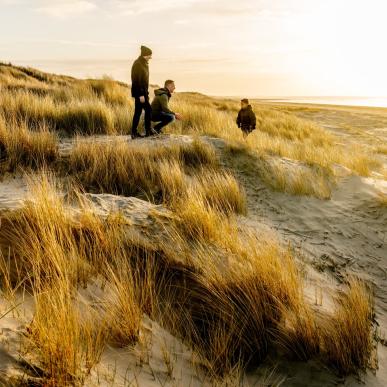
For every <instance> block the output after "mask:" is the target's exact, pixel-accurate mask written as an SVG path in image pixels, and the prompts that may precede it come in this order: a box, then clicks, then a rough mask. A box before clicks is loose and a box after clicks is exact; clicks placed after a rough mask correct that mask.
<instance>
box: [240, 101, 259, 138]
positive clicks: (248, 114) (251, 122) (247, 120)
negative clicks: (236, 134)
mask: <svg viewBox="0 0 387 387" xmlns="http://www.w3.org/2000/svg"><path fill="white" fill-rule="evenodd" d="M236 122H237V125H238V128H241V129H242V130H244V131H249V132H251V131H252V130H254V129H255V125H256V117H255V114H254V112H253V109H252V108H251V105H248V106H247V107H246V108H244V109H241V110H239V113H238V118H237V121H236Z"/></svg>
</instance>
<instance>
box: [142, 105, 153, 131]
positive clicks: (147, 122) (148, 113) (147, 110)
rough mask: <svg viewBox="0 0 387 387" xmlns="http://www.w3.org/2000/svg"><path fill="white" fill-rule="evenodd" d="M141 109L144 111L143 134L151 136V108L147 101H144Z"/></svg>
mask: <svg viewBox="0 0 387 387" xmlns="http://www.w3.org/2000/svg"><path fill="white" fill-rule="evenodd" d="M143 109H144V110H145V118H144V125H145V133H146V134H147V135H150V134H151V118H152V107H151V105H150V103H149V100H148V99H146V100H145V103H144V104H143Z"/></svg>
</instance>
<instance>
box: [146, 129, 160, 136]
mask: <svg viewBox="0 0 387 387" xmlns="http://www.w3.org/2000/svg"><path fill="white" fill-rule="evenodd" d="M158 134H159V132H158V131H157V130H156V129H153V128H150V129H148V130H147V131H146V134H145V137H150V136H157V135H158Z"/></svg>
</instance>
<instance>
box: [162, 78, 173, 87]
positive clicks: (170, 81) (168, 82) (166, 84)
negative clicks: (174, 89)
mask: <svg viewBox="0 0 387 387" xmlns="http://www.w3.org/2000/svg"><path fill="white" fill-rule="evenodd" d="M171 83H175V81H172V79H167V80H166V81H165V82H164V87H167V86H169V85H170V84H171Z"/></svg>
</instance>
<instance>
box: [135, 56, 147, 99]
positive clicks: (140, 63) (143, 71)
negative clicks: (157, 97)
mask: <svg viewBox="0 0 387 387" xmlns="http://www.w3.org/2000/svg"><path fill="white" fill-rule="evenodd" d="M148 88H149V67H148V63H147V61H146V60H145V58H144V57H143V56H139V57H138V58H137V59H136V60H135V61H134V63H133V66H132V97H141V96H144V97H146V98H147V97H149V92H148Z"/></svg>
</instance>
